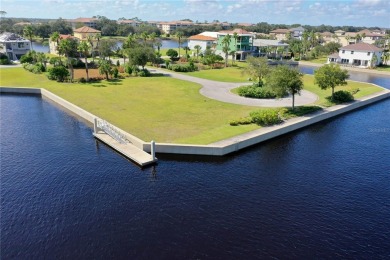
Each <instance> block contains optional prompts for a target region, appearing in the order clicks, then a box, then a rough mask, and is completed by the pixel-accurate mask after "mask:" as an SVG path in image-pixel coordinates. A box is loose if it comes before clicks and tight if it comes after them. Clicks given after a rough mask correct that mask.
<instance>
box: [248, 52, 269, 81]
mask: <svg viewBox="0 0 390 260" xmlns="http://www.w3.org/2000/svg"><path fill="white" fill-rule="evenodd" d="M246 62H247V64H248V66H246V67H245V68H244V70H243V73H246V74H248V75H250V76H251V77H252V79H253V81H255V82H256V81H257V84H258V86H260V87H261V86H263V79H264V78H265V77H266V76H267V75H268V74H269V73H270V71H271V70H270V67H269V65H268V59H267V58H265V57H258V58H257V57H248V58H247V59H246Z"/></svg>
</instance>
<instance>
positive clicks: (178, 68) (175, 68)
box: [168, 64, 196, 72]
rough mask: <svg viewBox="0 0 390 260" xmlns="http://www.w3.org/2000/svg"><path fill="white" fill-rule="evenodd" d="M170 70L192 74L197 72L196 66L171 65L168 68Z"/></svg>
mask: <svg viewBox="0 0 390 260" xmlns="http://www.w3.org/2000/svg"><path fill="white" fill-rule="evenodd" d="M168 69H169V70H173V71H175V72H191V71H195V70H196V67H195V66H194V64H192V65H191V64H171V65H169V66H168Z"/></svg>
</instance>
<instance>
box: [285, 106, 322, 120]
mask: <svg viewBox="0 0 390 260" xmlns="http://www.w3.org/2000/svg"><path fill="white" fill-rule="evenodd" d="M319 110H322V108H321V107H319V106H299V107H295V108H294V110H293V109H292V108H288V109H287V108H282V109H280V110H279V114H280V116H281V117H282V118H284V119H289V118H292V117H297V116H303V115H307V114H310V113H314V112H316V111H319Z"/></svg>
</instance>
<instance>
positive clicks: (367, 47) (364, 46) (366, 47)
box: [340, 42, 383, 51]
mask: <svg viewBox="0 0 390 260" xmlns="http://www.w3.org/2000/svg"><path fill="white" fill-rule="evenodd" d="M340 50H347V51H383V50H382V49H381V48H378V47H376V46H375V45H373V44H368V43H364V42H359V43H356V44H350V45H347V46H344V47H341V48H340Z"/></svg>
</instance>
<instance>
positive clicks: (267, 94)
mask: <svg viewBox="0 0 390 260" xmlns="http://www.w3.org/2000/svg"><path fill="white" fill-rule="evenodd" d="M237 93H238V95H240V96H242V97H250V98H259V99H261V98H275V97H276V94H275V92H273V91H272V90H271V89H269V88H266V87H258V86H257V85H252V86H242V87H239V88H238V92H237Z"/></svg>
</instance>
